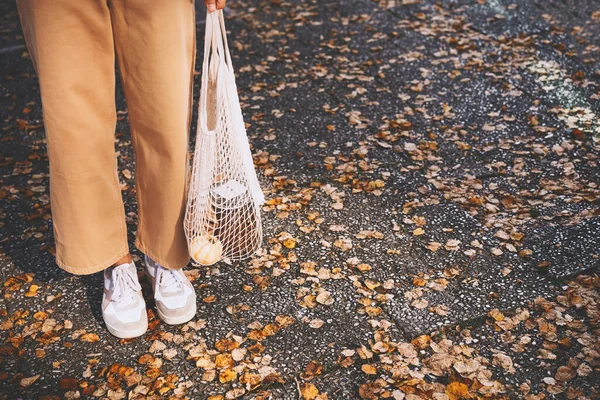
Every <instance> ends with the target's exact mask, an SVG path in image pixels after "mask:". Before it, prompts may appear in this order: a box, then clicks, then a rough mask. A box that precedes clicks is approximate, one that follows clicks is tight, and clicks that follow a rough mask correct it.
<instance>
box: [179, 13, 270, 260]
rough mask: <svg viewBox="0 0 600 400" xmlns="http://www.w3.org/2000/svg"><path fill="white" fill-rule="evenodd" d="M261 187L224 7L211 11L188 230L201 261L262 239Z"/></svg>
mask: <svg viewBox="0 0 600 400" xmlns="http://www.w3.org/2000/svg"><path fill="white" fill-rule="evenodd" d="M263 203H264V195H263V193H262V190H261V189H260V186H259V183H258V179H257V177H256V171H255V169H254V164H253V161H252V154H251V152H250V147H249V144H248V137H247V135H246V129H245V126H244V121H243V118H242V111H241V107H240V103H239V98H238V94H237V87H236V84H235V76H234V73H233V68H232V65H231V56H230V54H229V48H228V46H227V37H226V33H225V25H224V20H223V14H222V11H220V10H219V11H217V12H213V13H208V14H207V16H206V33H205V43H204V62H203V65H202V84H201V92H200V104H199V106H198V129H197V133H196V147H195V151H194V158H193V167H192V175H191V179H190V185H189V192H188V200H187V209H186V215H185V233H186V237H187V242H188V248H189V251H190V255H191V257H192V259H193V261H194V263H195V264H196V265H212V264H214V263H215V262H217V261H220V260H223V261H225V262H228V263H231V262H232V261H237V260H243V259H245V258H248V257H250V256H251V255H252V254H253V253H254V252H255V251H256V250H257V249H258V248H259V247H260V245H261V243H262V224H261V215H260V206H261V205H262V204H263Z"/></svg>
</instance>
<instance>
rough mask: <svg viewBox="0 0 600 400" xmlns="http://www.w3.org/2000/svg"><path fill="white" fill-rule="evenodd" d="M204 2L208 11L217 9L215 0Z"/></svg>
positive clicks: (205, 0)
mask: <svg viewBox="0 0 600 400" xmlns="http://www.w3.org/2000/svg"><path fill="white" fill-rule="evenodd" d="M204 4H205V5H206V8H207V9H208V11H209V12H214V11H217V4H216V0H204Z"/></svg>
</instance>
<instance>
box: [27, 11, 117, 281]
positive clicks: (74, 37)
mask: <svg viewBox="0 0 600 400" xmlns="http://www.w3.org/2000/svg"><path fill="white" fill-rule="evenodd" d="M17 3H18V9H19V14H20V17H21V23H22V26H23V32H24V33H25V38H26V41H27V44H28V47H29V51H30V54H31V58H32V60H33V62H34V66H35V67H36V71H37V74H38V77H39V81H40V89H41V97H42V106H43V116H44V127H45V130H46V138H47V144H48V156H49V160H50V200H51V208H52V220H53V225H54V237H55V241H56V260H57V263H58V264H59V266H60V267H62V268H63V269H65V270H66V271H68V272H72V273H74V274H91V273H93V272H96V271H99V270H102V269H104V268H106V267H108V266H110V265H112V264H114V263H116V262H117V261H118V260H120V259H122V258H123V257H125V256H126V255H127V254H128V245H127V235H126V225H125V214H124V209H123V201H122V198H121V191H120V189H119V180H118V177H117V161H116V157H115V149H114V129H115V123H116V112H115V75H114V43H113V33H112V26H111V17H110V11H109V8H108V5H107V2H106V0H76V1H73V0H52V1H46V0H18V2H17Z"/></svg>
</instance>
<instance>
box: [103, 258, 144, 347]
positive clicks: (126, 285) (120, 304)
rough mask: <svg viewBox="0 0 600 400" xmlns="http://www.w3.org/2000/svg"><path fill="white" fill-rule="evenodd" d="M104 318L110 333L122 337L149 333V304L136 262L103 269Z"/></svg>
mask: <svg viewBox="0 0 600 400" xmlns="http://www.w3.org/2000/svg"><path fill="white" fill-rule="evenodd" d="M102 316H103V317H104V322H105V323H106V327H107V328H108V331H109V332H110V333H112V334H113V335H115V336H116V337H119V338H133V337H137V336H141V335H143V334H144V333H146V331H147V330H148V316H147V315H146V303H145V302H144V297H143V296H142V287H141V286H140V283H139V281H138V277H137V270H136V268H135V264H134V263H133V262H131V263H125V264H121V265H118V266H116V267H111V268H107V269H105V270H104V295H103V296H102Z"/></svg>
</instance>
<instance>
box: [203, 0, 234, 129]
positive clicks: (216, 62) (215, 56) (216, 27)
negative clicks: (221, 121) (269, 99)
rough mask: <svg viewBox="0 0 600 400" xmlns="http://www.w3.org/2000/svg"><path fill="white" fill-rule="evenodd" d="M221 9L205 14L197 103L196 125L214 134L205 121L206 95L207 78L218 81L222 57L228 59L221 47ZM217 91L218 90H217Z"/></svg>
mask: <svg viewBox="0 0 600 400" xmlns="http://www.w3.org/2000/svg"><path fill="white" fill-rule="evenodd" d="M217 13H219V14H221V15H222V11H221V10H219V11H218V12H212V13H210V12H209V13H207V14H206V25H205V33H204V60H203V62H202V83H201V85H200V102H199V104H198V108H199V110H198V125H199V126H198V127H199V128H201V130H202V131H203V132H204V133H205V134H206V135H214V133H215V132H214V130H209V129H208V123H207V121H206V110H207V97H208V78H209V73H210V74H212V76H211V78H212V79H213V81H216V82H219V80H218V77H217V75H218V73H219V69H220V67H221V66H222V64H223V58H225V59H230V58H228V56H227V55H226V52H225V49H224V47H223V37H222V36H221V27H220V22H219V16H218V15H216V14H217ZM217 93H218V90H217Z"/></svg>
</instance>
